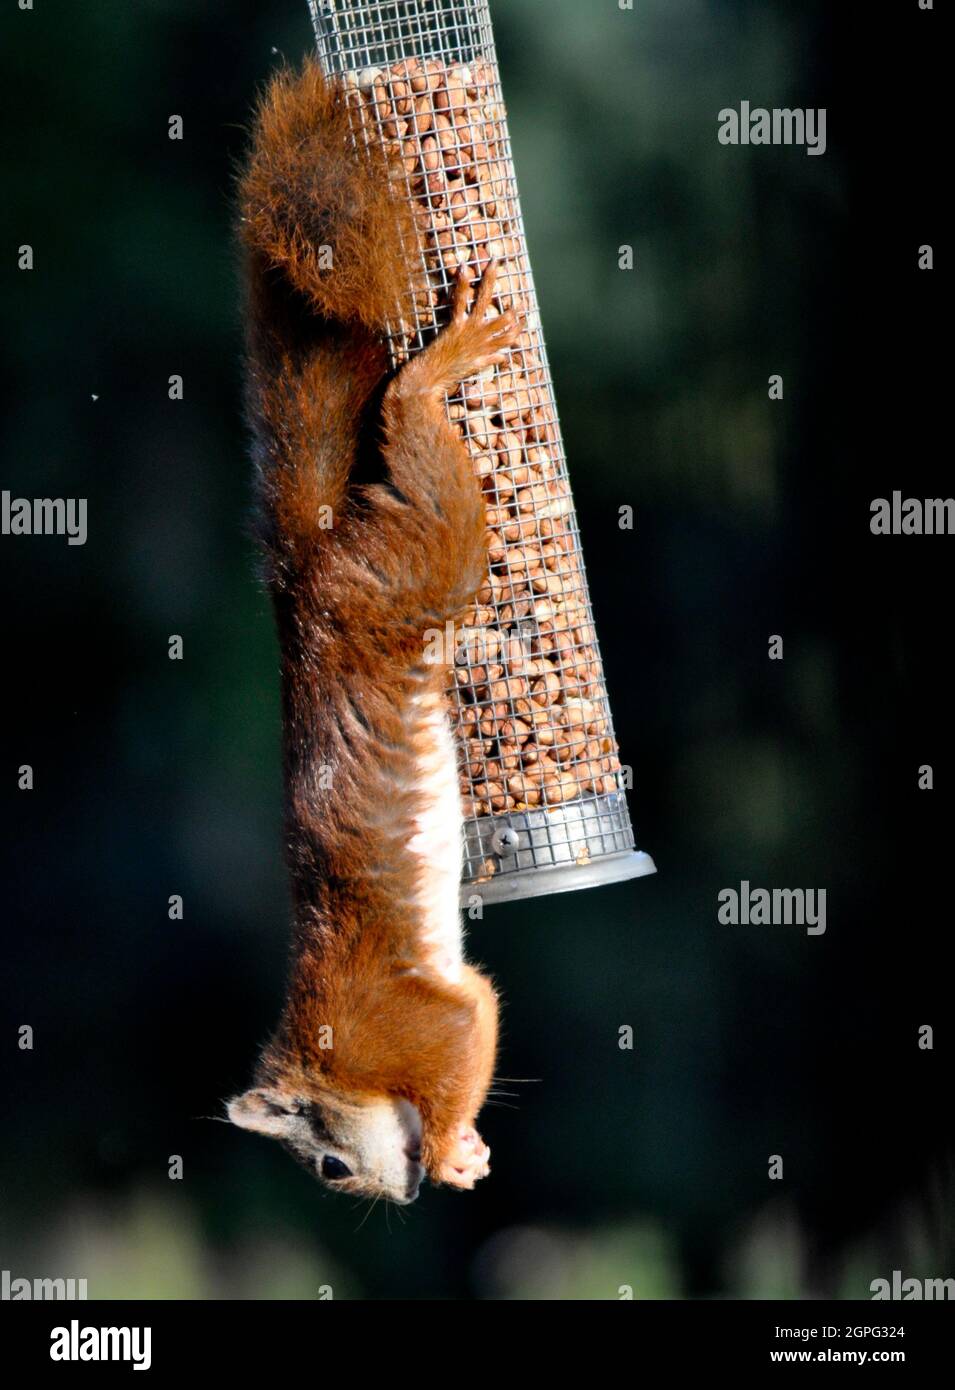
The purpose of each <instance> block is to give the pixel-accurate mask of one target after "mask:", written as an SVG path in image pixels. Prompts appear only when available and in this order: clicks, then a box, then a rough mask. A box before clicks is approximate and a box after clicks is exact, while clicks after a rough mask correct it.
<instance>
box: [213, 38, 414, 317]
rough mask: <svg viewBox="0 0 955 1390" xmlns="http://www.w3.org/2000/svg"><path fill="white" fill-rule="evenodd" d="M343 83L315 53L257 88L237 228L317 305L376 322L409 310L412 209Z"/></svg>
mask: <svg viewBox="0 0 955 1390" xmlns="http://www.w3.org/2000/svg"><path fill="white" fill-rule="evenodd" d="M356 127H357V122H356V121H355V118H354V117H353V115H352V113H351V112H350V110H349V106H348V102H347V99H346V97H345V93H344V89H343V88H342V87H341V86H340V85H338V84H336V83H333V82H330V81H329V80H328V79H327V78H326V77H325V76H324V75H323V73H322V71H321V69H320V67H319V65H318V63H317V61H316V60H315V59H311V58H310V59H308V60H307V61H306V63H305V65H304V67H303V68H302V69H301V70H300V71H299V72H293V71H289V70H285V71H282V72H280V73H278V74H277V75H276V76H275V77H274V78H273V79H272V81H271V82H270V84H269V86H268V88H267V89H266V91H265V93H264V95H263V96H262V98H261V100H260V102H259V105H258V109H257V112H256V117H255V123H254V127H253V138H252V146H251V150H250V152H249V156H248V158H247V161H246V164H245V168H244V170H243V173H242V177H241V179H240V182H239V209H240V233H241V236H242V239H243V241H244V243H245V245H246V246H247V248H248V249H249V251H251V252H252V253H253V254H254V255H256V256H257V257H258V258H260V260H261V263H262V265H263V266H264V267H271V268H274V269H276V270H279V271H281V272H282V273H283V274H284V276H285V278H286V280H287V281H288V283H289V285H291V287H292V288H293V289H294V290H296V291H298V292H299V293H300V294H301V295H304V296H305V297H306V299H307V300H308V302H309V304H310V306H311V308H312V309H313V310H314V312H315V313H317V314H319V315H321V316H322V317H324V318H325V319H328V320H332V321H335V322H338V323H342V324H361V325H363V326H364V327H365V328H367V329H370V330H372V331H381V329H382V328H383V327H384V326H385V325H386V324H387V323H394V322H396V321H397V320H399V319H401V318H409V317H410V313H409V303H408V301H409V296H410V293H411V284H410V281H411V274H410V270H411V267H412V265H413V263H414V261H413V251H414V248H415V246H416V245H417V240H416V228H415V223H414V214H413V212H412V209H411V207H410V205H409V204H408V201H407V199H406V198H404V197H403V196H402V194H401V191H400V187H399V185H398V182H397V180H398V178H399V176H400V173H401V165H400V163H397V164H396V163H395V162H393V161H391V160H389V159H388V157H387V156H386V155H385V153H384V151H383V150H382V149H381V147H380V146H379V145H378V144H377V142H375V141H372V142H371V144H370V147H369V148H367V149H366V148H365V145H364V141H362V140H361V139H360V138H359V139H358V140H357V141H356V138H355V130H356Z"/></svg>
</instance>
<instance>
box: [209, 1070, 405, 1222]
mask: <svg viewBox="0 0 955 1390" xmlns="http://www.w3.org/2000/svg"><path fill="white" fill-rule="evenodd" d="M226 1109H227V1113H228V1116H229V1119H230V1120H231V1121H232V1123H233V1124H235V1125H239V1126H240V1128H242V1129H250V1130H253V1131H254V1132H255V1133H257V1134H265V1135H268V1136H270V1137H271V1138H273V1139H278V1140H279V1142H280V1143H281V1144H282V1146H283V1147H284V1148H285V1149H286V1150H287V1151H288V1152H289V1153H290V1154H292V1156H293V1157H294V1158H296V1159H297V1160H298V1161H299V1162H300V1163H302V1164H304V1166H305V1167H306V1168H307V1169H308V1171H309V1172H310V1173H311V1174H312V1175H313V1176H314V1177H316V1178H318V1179H319V1181H320V1182H322V1183H324V1184H325V1185H326V1186H327V1187H330V1188H332V1189H333V1190H334V1191H336V1192H347V1193H349V1194H351V1195H354V1196H360V1197H387V1198H388V1199H389V1200H390V1201H392V1202H396V1203H398V1204H399V1205H402V1206H404V1205H406V1204H407V1203H408V1202H413V1201H414V1200H415V1198H416V1197H417V1195H418V1188H419V1187H420V1185H421V1179H422V1177H423V1176H424V1168H423V1166H422V1164H421V1117H420V1115H419V1114H418V1111H417V1109H416V1108H415V1107H414V1106H413V1105H412V1104H411V1103H410V1102H409V1101H406V1100H402V1099H400V1098H398V1097H394V1096H369V1097H346V1096H341V1095H338V1094H336V1093H335V1092H332V1091H328V1090H321V1089H314V1088H309V1092H308V1094H303V1093H302V1088H299V1089H298V1090H296V1089H293V1088H290V1089H286V1088H285V1087H283V1086H282V1085H281V1084H278V1085H270V1086H258V1087H255V1088H253V1089H252V1090H250V1091H245V1092H244V1093H243V1094H242V1095H240V1096H235V1097H234V1098H233V1099H232V1100H230V1101H229V1102H228V1104H227V1107H226Z"/></svg>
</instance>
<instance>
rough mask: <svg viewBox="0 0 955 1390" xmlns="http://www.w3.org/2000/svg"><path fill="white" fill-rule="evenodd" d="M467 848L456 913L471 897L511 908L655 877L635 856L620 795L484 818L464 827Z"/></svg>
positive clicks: (642, 856)
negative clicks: (524, 902) (519, 902)
mask: <svg viewBox="0 0 955 1390" xmlns="http://www.w3.org/2000/svg"><path fill="white" fill-rule="evenodd" d="M465 845H466V865H467V867H466V869H465V877H464V882H463V883H462V885H461V905H462V907H467V906H469V905H470V903H471V902H472V900H473V899H474V898H475V897H479V898H481V899H482V901H483V902H514V901H516V900H517V899H521V898H536V897H541V896H543V895H544V894H548V893H569V892H572V891H573V890H574V889H576V888H593V887H595V886H597V885H598V884H601V883H620V882H623V881H624V880H625V879H629V878H643V877H644V876H645V875H647V874H653V873H656V865H655V864H654V862H653V860H652V859H651V858H650V856H649V854H646V853H644V852H642V851H640V850H635V849H634V848H633V835H632V831H631V829H630V821H629V817H628V815H627V805H626V800H625V798H624V796H623V794H622V793H614V794H612V795H610V796H600V797H591V798H587V799H585V800H581V801H577V802H572V803H571V804H570V805H567V806H555V807H553V808H552V809H549V810H533V811H521V812H512V813H511V814H509V815H500V816H483V817H480V818H478V819H475V820H471V821H468V822H467V823H466V825H465ZM488 865H493V866H494V872H493V873H489V872H488V868H487V866H488Z"/></svg>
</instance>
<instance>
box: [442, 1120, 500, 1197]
mask: <svg viewBox="0 0 955 1390" xmlns="http://www.w3.org/2000/svg"><path fill="white" fill-rule="evenodd" d="M490 1158H491V1150H490V1149H489V1148H488V1146H487V1144H485V1142H484V1140H483V1139H482V1138H481V1136H480V1134H478V1132H477V1130H476V1129H475V1128H474V1126H473V1125H463V1126H462V1127H461V1129H459V1130H458V1132H457V1134H456V1135H455V1137H454V1139H453V1141H452V1144H451V1147H450V1149H449V1150H448V1152H447V1154H446V1155H445V1157H444V1159H443V1161H442V1162H441V1164H440V1166H439V1168H438V1175H437V1176H438V1182H443V1183H447V1185H448V1186H449V1187H459V1188H462V1189H464V1190H465V1191H470V1190H471V1189H472V1188H473V1187H474V1184H475V1183H476V1182H477V1181H478V1179H479V1178H486V1177H487V1175H488V1173H489V1172H490V1171H491V1165H490Z"/></svg>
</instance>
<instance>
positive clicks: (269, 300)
mask: <svg viewBox="0 0 955 1390" xmlns="http://www.w3.org/2000/svg"><path fill="white" fill-rule="evenodd" d="M400 174H401V169H400V164H399V166H398V168H397V169H396V168H395V167H394V165H393V164H392V163H391V162H390V158H389V156H387V155H386V154H385V153H384V152H383V151H382V150H367V151H366V150H365V149H364V148H360V147H359V146H358V145H357V144H356V142H355V140H354V137H353V132H352V125H351V122H350V118H349V110H348V106H347V103H346V101H345V98H344V95H343V92H342V90H341V89H340V87H338V86H337V85H336V84H333V83H331V82H329V81H327V80H326V79H325V78H324V77H323V75H322V73H321V71H320V69H319V67H318V65H317V64H316V63H315V62H314V61H310V62H308V63H307V64H306V65H305V67H304V69H303V70H302V71H301V72H300V73H299V74H297V75H292V74H289V73H281V74H279V75H278V76H277V77H276V78H275V79H274V80H273V81H272V83H271V85H270V87H269V88H268V90H267V92H266V94H265V96H264V98H263V100H262V101H261V103H260V105H259V108H258V111H257V114H256V118H255V124H254V130H253V138H252V143H251V151H250V154H249V157H248V161H247V163H246V165H245V168H244V171H243V173H242V175H241V179H240V185H239V204H240V235H241V239H242V242H243V243H244V264H245V279H246V297H247V317H248V353H247V409H248V415H249V419H250V424H251V430H252V437H253V454H254V461H255V474H256V500H257V534H258V540H259V542H260V545H261V549H262V552H263V555H264V560H265V573H266V582H267V585H268V588H269V591H270V594H271V598H272V603H273V608H274V613H275V619H276V624H277V629H278V636H279V642H280V647H281V656H282V716H283V735H284V774H285V806H286V809H285V817H286V821H285V833H286V843H287V854H288V863H289V869H290V875H291V885H292V952H291V963H290V969H289V978H288V985H287V991H286V998H285V1004H284V1008H283V1010H282V1014H281V1018H280V1021H279V1024H278V1026H277V1028H276V1031H275V1033H274V1036H273V1037H272V1038H271V1040H270V1041H269V1042H268V1043H267V1044H266V1046H265V1048H264V1050H263V1051H262V1054H261V1056H260V1059H259V1062H258V1067H257V1070H256V1073H255V1077H254V1085H253V1087H252V1089H250V1090H248V1091H246V1092H245V1093H244V1094H242V1095H239V1096H237V1097H235V1098H234V1099H233V1100H231V1101H229V1102H228V1107H227V1108H228V1115H229V1118H230V1119H231V1120H232V1121H233V1122H234V1123H235V1124H237V1125H240V1126H241V1127H242V1128H244V1129H250V1130H254V1131H256V1132H258V1133H260V1134H265V1135H271V1136H273V1137H274V1138H276V1139H278V1140H280V1141H281V1143H282V1144H283V1145H284V1146H285V1147H286V1148H287V1149H288V1150H289V1151H290V1152H291V1153H292V1154H293V1155H294V1156H295V1157H296V1158H298V1159H299V1160H300V1161H302V1162H303V1163H304V1164H305V1165H306V1166H307V1167H308V1168H309V1170H310V1171H311V1172H312V1173H314V1174H315V1175H316V1176H317V1177H318V1178H320V1179H321V1180H322V1181H323V1182H325V1183H326V1184H328V1185H329V1186H330V1187H332V1188H334V1189H336V1190H340V1191H344V1192H350V1193H357V1194H361V1195H365V1196H382V1195H383V1196H386V1197H388V1198H390V1199H391V1200H393V1201H395V1202H398V1203H406V1202H410V1201H413V1200H414V1198H415V1197H416V1196H417V1193H418V1188H419V1185H420V1183H421V1180H422V1178H423V1176H424V1174H425V1173H427V1175H428V1177H429V1179H430V1180H431V1181H433V1182H435V1183H447V1184H450V1185H451V1186H453V1187H457V1188H472V1187H473V1186H474V1184H475V1182H476V1181H477V1180H478V1179H479V1178H481V1177H483V1176H485V1175H486V1174H487V1173H488V1171H489V1166H488V1158H489V1153H490V1151H489V1149H488V1148H487V1146H486V1145H485V1144H484V1143H483V1141H482V1140H481V1138H480V1136H479V1135H478V1133H477V1130H476V1129H475V1120H476V1118H477V1115H478V1112H479V1110H480V1109H481V1106H482V1104H483V1103H484V1099H485V1096H486V1094H487V1091H488V1088H489V1086H490V1083H491V1078H492V1073H493V1068H494V1059H495V1050H496V1041H497V1018H498V1001H497V996H496V993H495V990H494V988H493V986H492V984H491V982H490V981H489V980H488V979H487V977H486V976H484V975H482V974H481V973H480V972H479V971H478V970H476V969H475V968H474V967H473V966H471V965H470V964H468V963H467V961H466V960H465V957H464V950H463V940H462V925H461V916H460V912H459V908H458V888H459V880H460V871H461V853H462V849H461V841H462V812H461V806H460V800H459V792H458V783H457V773H456V766H455V753H454V747H453V743H452V738H451V731H450V726H449V723H448V717H447V713H446V707H445V701H444V690H445V688H446V685H447V681H448V667H447V666H445V665H440V664H434V663H433V660H429V659H428V657H427V656H426V655H425V652H426V644H425V637H424V634H425V632H426V631H427V630H429V629H430V630H431V631H432V632H433V631H434V630H435V629H440V630H444V629H445V624H446V623H449V622H451V623H453V622H454V621H455V620H456V619H457V618H459V617H460V616H461V615H462V613H463V612H464V611H465V610H466V609H467V607H468V606H469V605H470V604H471V603H472V602H473V599H474V596H475V594H476V592H477V590H478V588H479V587H480V585H481V584H482V583H483V581H484V579H485V575H486V571H487V564H488V561H487V540H486V521H485V511H484V504H483V502H482V497H481V492H480V488H479V485H478V482H477V480H476V478H475V476H474V472H473V468H472V465H471V462H470V459H469V457H468V454H467V451H466V449H465V447H464V445H463V443H462V441H461V440H460V438H459V437H458V436H457V435H456V434H455V432H454V431H453V429H452V427H451V426H450V425H449V423H448V420H447V417H446V413H445V400H444V398H445V394H446V393H447V392H448V391H451V390H454V389H455V388H456V387H457V385H458V383H459V382H460V381H461V380H462V379H464V378H467V377H469V376H471V375H473V374H475V373H477V372H480V371H483V370H484V369H485V368H487V367H489V366H492V365H496V364H499V363H501V362H502V361H504V360H505V358H506V356H507V352H508V349H509V348H510V347H512V346H513V345H514V344H515V342H516V341H517V338H518V336H519V333H520V331H521V328H522V319H521V315H520V313H519V312H518V311H515V310H513V309H509V310H507V311H506V312H503V313H499V312H497V309H496V307H495V306H494V305H493V298H494V284H495V273H496V270H495V267H494V266H493V265H491V266H489V267H488V269H487V270H486V272H485V274H484V277H483V279H482V280H481V282H480V285H479V287H477V288H476V292H474V286H472V285H471V284H470V283H469V281H468V279H467V278H466V277H464V276H459V278H458V279H457V280H456V281H455V283H454V285H453V287H452V291H451V297H450V306H449V307H450V315H449V318H448V322H447V324H446V325H445V326H444V327H443V328H442V329H441V330H440V331H439V332H438V334H437V336H436V337H435V338H434V339H433V340H432V341H431V342H430V343H429V344H428V346H427V347H425V348H424V349H423V350H422V351H421V352H419V353H418V354H417V355H416V356H414V357H413V358H412V359H411V360H409V361H407V362H406V363H404V364H403V365H402V366H401V367H400V368H399V370H398V371H397V372H396V373H394V374H390V373H389V359H388V354H387V350H386V345H385V326H386V324H393V323H395V322H398V321H401V319H402V317H403V318H404V321H406V322H407V321H410V318H411V299H410V294H411V291H412V288H413V285H412V281H413V269H412V265H413V261H412V253H411V252H409V250H408V248H409V247H414V246H416V245H417V241H416V235H417V233H416V227H415V223H414V213H413V210H412V208H411V207H410V206H408V204H407V201H406V200H405V199H403V198H402V197H401V196H400V195H399V193H398V192H397V189H398V187H399V183H398V179H399V177H400ZM472 294H473V302H471V301H472ZM489 311H491V312H490V314H489ZM451 655H452V654H450V653H449V659H450V657H451Z"/></svg>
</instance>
